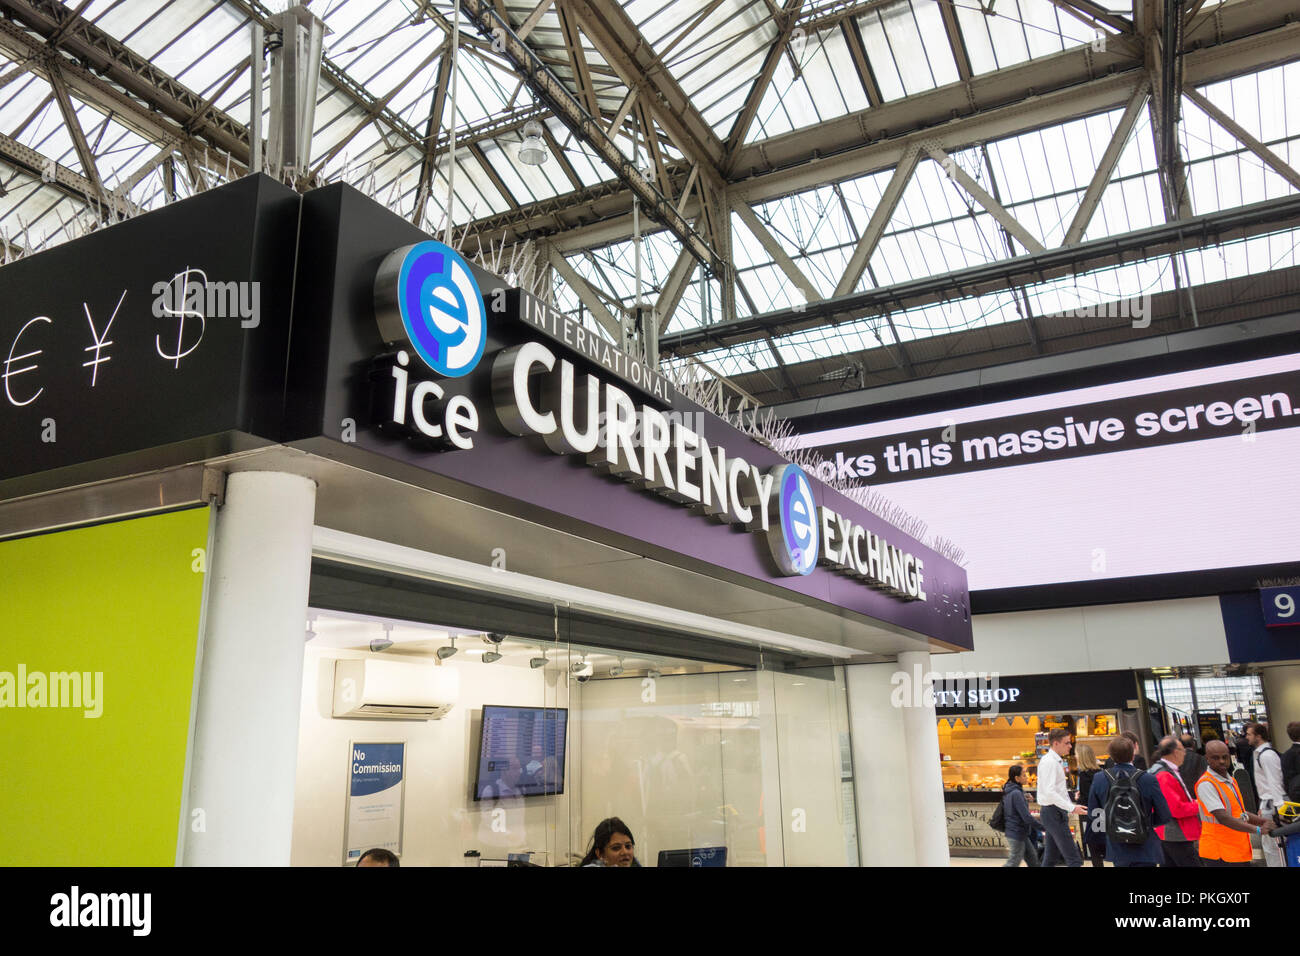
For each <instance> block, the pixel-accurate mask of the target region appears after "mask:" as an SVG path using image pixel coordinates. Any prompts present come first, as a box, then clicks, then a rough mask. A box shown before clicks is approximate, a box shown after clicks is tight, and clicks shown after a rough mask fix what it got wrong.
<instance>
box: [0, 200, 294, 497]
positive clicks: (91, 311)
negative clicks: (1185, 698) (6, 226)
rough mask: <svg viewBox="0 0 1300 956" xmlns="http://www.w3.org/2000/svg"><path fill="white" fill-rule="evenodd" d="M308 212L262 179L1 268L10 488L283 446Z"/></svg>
mask: <svg viewBox="0 0 1300 956" xmlns="http://www.w3.org/2000/svg"><path fill="white" fill-rule="evenodd" d="M298 205H299V197H298V196H297V194H296V193H294V192H293V191H292V190H290V189H288V188H286V187H284V186H282V185H280V184H278V183H276V182H274V181H273V180H271V179H269V178H267V177H265V176H252V177H247V178H245V179H241V180H239V181H237V182H235V183H231V184H229V185H227V186H223V187H221V188H219V189H215V190H212V191H210V192H206V193H202V194H200V195H198V196H196V197H194V198H192V199H188V200H186V201H184V202H181V203H177V204H175V205H172V206H169V207H167V208H164V209H160V210H157V211H155V212H150V213H147V214H145V215H142V216H138V217H136V218H134V219H130V220H127V221H126V222H122V223H119V224H117V225H114V226H111V227H109V228H107V229H103V230H101V231H98V232H95V233H92V234H90V235H89V236H86V237H84V238H82V239H79V240H76V241H75V242H70V243H67V244H65V245H62V246H56V247H55V248H53V249H51V250H49V251H47V252H42V253H40V254H38V255H34V256H31V257H29V258H24V259H21V260H19V261H17V262H14V263H11V264H9V265H7V266H5V267H3V268H0V435H2V436H3V453H2V454H0V481H5V480H6V479H13V478H15V477H17V476H29V475H34V474H36V473H39V472H46V471H50V470H51V469H56V468H63V467H66V466H70V465H78V464H81V463H85V462H90V461H95V460H97V459H102V458H107V457H110V456H116V455H122V454H126V453H130V452H136V451H141V450H145V449H153V448H157V447H159V446H165V445H170V444H173V443H176V442H182V441H186V440H192V439H195V438H197V437H201V436H221V435H229V434H230V433H233V432H236V431H238V432H243V433H247V434H251V435H260V436H264V437H268V438H275V437H277V435H278V431H279V427H280V421H279V418H280V410H281V408H282V402H283V381H284V366H285V359H286V354H287V353H286V350H287V347H288V331H289V310H290V307H291V293H292V276H293V266H294V254H295V242H296V230H297V220H298ZM221 445H222V443H221V442H220V441H216V442H215V443H214V444H212V445H210V446H208V447H207V450H208V451H209V453H218V452H220V451H225V450H229V449H228V448H225V447H221ZM5 489H6V490H8V491H10V492H12V491H13V490H14V489H13V487H12V486H11V485H6V486H5Z"/></svg>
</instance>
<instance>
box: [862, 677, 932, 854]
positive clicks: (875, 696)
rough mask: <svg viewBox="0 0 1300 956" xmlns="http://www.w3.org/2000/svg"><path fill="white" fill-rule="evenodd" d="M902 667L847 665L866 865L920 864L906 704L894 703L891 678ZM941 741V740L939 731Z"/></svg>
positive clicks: (863, 850) (863, 852)
mask: <svg viewBox="0 0 1300 956" xmlns="http://www.w3.org/2000/svg"><path fill="white" fill-rule="evenodd" d="M897 671H898V665H897V664H850V665H848V666H846V667H845V668H844V682H845V688H846V689H847V691H848V696H849V739H850V740H851V741H852V742H853V780H854V803H855V805H856V809H857V814H858V848H859V855H860V857H861V861H862V865H863V866H915V865H916V862H917V859H916V841H915V840H913V839H912V829H913V825H912V819H913V809H912V806H913V799H912V793H911V792H910V788H909V785H908V779H909V778H908V763H909V760H908V753H907V740H906V738H905V736H904V732H903V710H904V708H901V707H895V706H893V704H892V703H891V696H892V692H893V689H894V688H893V686H892V685H891V684H890V678H892V677H893V675H894V674H895V673H896V672H897ZM935 742H936V746H937V745H938V736H937V735H936V737H935ZM945 829H946V828H945Z"/></svg>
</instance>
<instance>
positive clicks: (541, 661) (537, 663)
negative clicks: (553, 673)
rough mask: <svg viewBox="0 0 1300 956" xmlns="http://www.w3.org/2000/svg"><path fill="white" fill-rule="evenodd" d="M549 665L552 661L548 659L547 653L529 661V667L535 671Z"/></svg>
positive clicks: (543, 652) (542, 653)
mask: <svg viewBox="0 0 1300 956" xmlns="http://www.w3.org/2000/svg"><path fill="white" fill-rule="evenodd" d="M549 663H550V661H548V660H547V659H546V652H545V651H542V652H541V656H540V657H534V658H532V659H531V660H529V662H528V666H529V667H531V668H532V669H533V670H537V668H539V667H545V666H546V665H547V664H549Z"/></svg>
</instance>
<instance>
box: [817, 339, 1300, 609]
mask: <svg viewBox="0 0 1300 956" xmlns="http://www.w3.org/2000/svg"><path fill="white" fill-rule="evenodd" d="M804 427H805V428H807V427H808V425H807V422H805V423H804ZM804 443H805V444H807V445H810V446H813V447H816V448H817V449H818V450H819V451H820V453H821V455H822V457H823V458H825V459H826V461H825V463H824V464H823V466H822V477H824V478H829V477H838V478H841V479H857V480H859V481H861V482H864V483H866V484H868V485H876V486H879V487H880V492H881V493H882V494H884V495H885V496H887V497H888V498H890V499H891V500H892V501H894V502H896V503H897V504H899V505H901V506H902V507H904V508H906V509H907V510H908V511H910V512H912V513H913V514H915V515H917V516H919V517H921V518H923V519H925V520H926V521H927V522H928V523H929V526H930V528H931V529H933V530H935V531H937V532H938V533H940V534H943V535H944V536H945V537H948V538H950V539H952V540H953V541H954V542H956V543H957V544H958V545H959V546H961V547H962V548H963V549H964V550H965V552H966V556H967V559H968V560H967V573H968V575H969V580H970V588H971V590H972V591H976V590H989V589H1000V588H1019V587H1032V586H1035V585H1046V584H1056V583H1061V582H1075V581H1098V580H1105V579H1113V578H1126V577H1133V576H1140V575H1152V574H1170V573H1178V572H1187V571H1203V570H1216V569H1223V568H1235V567H1250V566H1254V565H1264V564H1273V563H1279V564H1280V563H1289V562H1294V561H1295V560H1296V557H1297V540H1298V537H1300V494H1298V493H1297V487H1298V485H1300V354H1292V355H1284V356H1275V357H1270V358H1262V359H1254V360H1251V361H1245V362H1237V363H1234V364H1231V365H1219V366H1215V367H1208V368H1201V369H1196V370H1192V371H1182V372H1174V373H1168V374H1162V375H1155V376H1152V377H1148V378H1140V379H1135V380H1130V381H1123V382H1112V383H1107V384H1104V385H1095V386H1089V387H1086V388H1077V389H1071V390H1068V391H1058V392H1053V393H1050V394H1042V395H1037V396H1032V397H1028V398H1018V399H1014V400H1011V401H1000V402H995V403H991V404H985V405H974V406H967V407H953V408H950V409H947V410H944V411H938V412H932V413H927V414H923V415H915V416H912V417H907V418H896V419H892V420H888V421H879V422H873V423H870V424H860V425H851V426H847V427H840V428H834V429H831V430H826V431H820V432H814V433H808V434H805V435H804Z"/></svg>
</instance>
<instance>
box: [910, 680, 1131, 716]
mask: <svg viewBox="0 0 1300 956" xmlns="http://www.w3.org/2000/svg"><path fill="white" fill-rule="evenodd" d="M967 676H968V677H969V678H971V680H970V681H967V682H953V687H954V688H957V687H958V686H959V684H960V689H956V690H949V691H947V692H946V693H944V687H945V685H944V684H943V683H942V682H941V681H936V683H935V706H934V709H935V712H936V713H937V714H938V715H939V716H940V717H952V716H956V715H958V714H961V715H965V714H978V713H979V712H980V711H982V710H988V709H989V708H990V706H992V704H993V703H996V704H997V707H998V710H999V711H1000V712H1002V713H1007V714H1059V713H1066V714H1068V713H1078V712H1081V711H1089V710H1123V709H1125V707H1127V703H1128V701H1130V700H1134V699H1136V698H1137V685H1136V684H1135V683H1134V677H1133V671H1085V672H1083V673H1078V674H1029V675H1009V674H998V675H996V678H997V680H996V684H995V683H994V680H993V678H994V676H995V675H993V674H991V673H990V674H981V675H978V676H979V678H980V679H979V680H975V678H976V674H974V673H971V674H968V675H967ZM998 691H1002V692H1003V693H1001V694H999V693H997V692H998ZM954 694H958V695H960V696H956V697H955V696H954ZM981 694H992V695H993V696H992V698H990V700H989V701H987V702H981V698H980V696H979V695H981ZM972 695H974V700H972V699H971V698H972Z"/></svg>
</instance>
